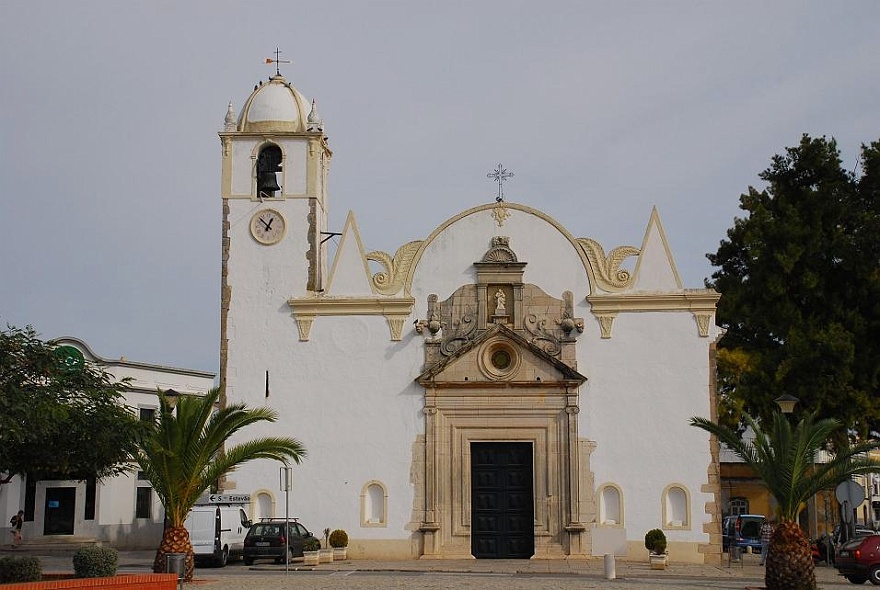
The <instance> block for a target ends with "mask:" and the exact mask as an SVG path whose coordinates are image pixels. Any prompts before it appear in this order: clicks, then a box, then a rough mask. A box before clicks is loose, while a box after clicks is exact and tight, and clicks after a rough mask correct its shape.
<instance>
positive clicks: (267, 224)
mask: <svg viewBox="0 0 880 590" xmlns="http://www.w3.org/2000/svg"><path fill="white" fill-rule="evenodd" d="M258 219H259V220H260V223H262V224H263V227H264V228H265V229H266V231H269V226H270V225H272V220H271V219H270V220H269V223H266V222H265V221H263V218H262V217H258Z"/></svg>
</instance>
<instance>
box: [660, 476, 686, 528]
mask: <svg viewBox="0 0 880 590" xmlns="http://www.w3.org/2000/svg"><path fill="white" fill-rule="evenodd" d="M661 504H662V506H663V521H662V522H663V528H665V529H689V528H690V527H691V522H690V516H689V515H690V505H691V498H690V494H689V493H688V491H687V488H686V487H685V486H683V485H682V484H678V483H673V484H669V485H668V486H666V489H664V490H663V497H662V500H661Z"/></svg>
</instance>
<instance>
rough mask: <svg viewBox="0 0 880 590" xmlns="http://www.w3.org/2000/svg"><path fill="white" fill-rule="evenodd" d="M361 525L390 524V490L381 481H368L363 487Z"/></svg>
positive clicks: (378, 525) (380, 525) (382, 525)
mask: <svg viewBox="0 0 880 590" xmlns="http://www.w3.org/2000/svg"><path fill="white" fill-rule="evenodd" d="M361 526H362V527H385V526H388V490H387V489H386V488H385V484H383V483H382V482H381V481H378V480H375V479H374V480H371V481H368V482H367V483H365V484H364V487H363V488H361Z"/></svg>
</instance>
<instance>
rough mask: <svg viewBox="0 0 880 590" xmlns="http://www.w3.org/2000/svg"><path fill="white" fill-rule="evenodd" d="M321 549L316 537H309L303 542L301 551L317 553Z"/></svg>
mask: <svg viewBox="0 0 880 590" xmlns="http://www.w3.org/2000/svg"><path fill="white" fill-rule="evenodd" d="M320 548H321V541H319V540H318V537H309V538H307V539H306V540H305V541H304V542H303V551H318V550H319V549H320Z"/></svg>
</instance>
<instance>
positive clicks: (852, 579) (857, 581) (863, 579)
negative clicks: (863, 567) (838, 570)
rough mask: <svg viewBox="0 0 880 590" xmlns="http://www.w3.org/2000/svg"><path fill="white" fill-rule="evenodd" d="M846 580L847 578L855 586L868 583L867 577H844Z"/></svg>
mask: <svg viewBox="0 0 880 590" xmlns="http://www.w3.org/2000/svg"><path fill="white" fill-rule="evenodd" d="M844 578H846V579H847V580H849V581H850V582H852V583H853V584H864V583H865V582H867V581H868V578H866V577H865V576H857V575H852V576H844Z"/></svg>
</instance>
